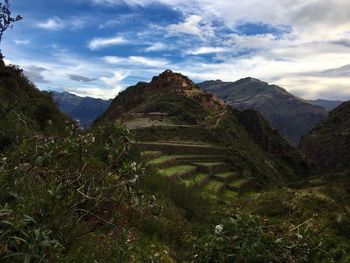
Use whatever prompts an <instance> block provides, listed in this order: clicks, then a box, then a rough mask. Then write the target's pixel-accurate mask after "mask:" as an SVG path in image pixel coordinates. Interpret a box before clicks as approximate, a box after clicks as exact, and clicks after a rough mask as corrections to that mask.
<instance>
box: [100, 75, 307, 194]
mask: <svg viewBox="0 0 350 263" xmlns="http://www.w3.org/2000/svg"><path fill="white" fill-rule="evenodd" d="M111 121H115V122H121V123H123V124H125V125H126V127H128V128H129V129H130V130H132V131H133V134H134V135H135V139H136V141H137V143H135V146H137V147H139V148H141V149H142V150H143V151H145V152H146V153H148V154H150V155H151V156H154V158H152V160H151V161H150V164H151V165H153V166H154V167H157V168H159V169H161V172H163V173H164V174H165V175H166V176H168V177H170V178H178V179H179V180H180V179H181V180H180V181H183V182H184V183H185V184H187V185H189V186H191V185H202V186H203V189H206V190H208V192H212V193H221V191H223V194H227V193H231V192H235V191H237V192H241V191H243V190H242V189H244V188H245V186H246V185H250V183H251V180H250V177H253V178H254V183H255V184H256V185H257V186H258V187H265V186H266V185H286V184H290V183H295V182H301V181H303V180H304V179H305V178H306V176H307V175H308V174H309V173H310V166H309V164H308V162H307V161H305V159H304V158H303V157H302V155H301V154H300V153H299V152H298V151H297V150H296V149H294V148H293V147H292V146H291V145H290V144H289V143H288V142H287V141H285V140H284V139H283V138H282V137H281V136H280V135H279V134H278V132H277V131H276V130H273V129H272V128H271V127H270V126H269V124H268V123H267V122H266V121H265V120H264V119H263V117H262V116H261V115H259V114H258V113H257V112H255V111H251V110H250V111H249V110H246V111H238V110H235V109H233V108H231V107H228V106H226V105H224V104H222V101H220V100H218V99H216V98H215V97H214V96H213V95H211V94H208V93H206V92H204V91H201V90H200V89H199V87H198V86H196V85H195V84H194V83H193V82H192V81H190V80H189V79H188V78H187V77H184V76H182V75H181V74H178V73H172V72H171V71H169V70H168V71H166V72H164V73H162V74H160V75H159V76H157V77H154V78H153V79H152V81H151V82H150V83H138V84H137V85H135V86H132V87H129V88H127V89H126V90H125V91H123V92H122V93H120V94H119V95H118V96H117V97H116V98H115V99H114V100H113V101H112V104H111V106H110V107H109V108H108V109H107V111H106V112H105V113H104V114H103V115H102V116H101V117H100V118H99V119H98V121H97V122H96V124H95V125H98V124H100V123H103V122H111ZM146 156H148V155H147V154H146ZM147 158H149V157H147ZM247 171H250V172H247ZM201 175H204V176H201ZM243 175H245V176H243ZM208 176H209V177H208ZM207 177H208V178H209V179H208V178H207ZM206 178H207V179H206ZM225 180H226V181H225ZM246 180H247V181H246ZM204 185H205V187H204ZM225 189H227V190H230V189H231V190H230V191H229V192H227V191H224V190H225Z"/></svg>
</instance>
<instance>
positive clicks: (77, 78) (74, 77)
mask: <svg viewBox="0 0 350 263" xmlns="http://www.w3.org/2000/svg"><path fill="white" fill-rule="evenodd" d="M68 76H69V78H70V79H71V80H74V81H78V82H85V83H89V82H93V81H95V80H96V79H92V78H88V77H84V76H81V75H74V74H69V75H68Z"/></svg>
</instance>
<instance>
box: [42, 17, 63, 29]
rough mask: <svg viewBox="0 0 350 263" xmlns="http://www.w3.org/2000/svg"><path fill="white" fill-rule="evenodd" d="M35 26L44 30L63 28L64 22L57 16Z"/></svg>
mask: <svg viewBox="0 0 350 263" xmlns="http://www.w3.org/2000/svg"><path fill="white" fill-rule="evenodd" d="M37 27H39V28H42V29H46V30H60V29H63V28H64V22H63V21H62V20H61V19H60V18H58V17H53V18H49V19H47V20H46V21H44V22H40V23H38V24H37Z"/></svg>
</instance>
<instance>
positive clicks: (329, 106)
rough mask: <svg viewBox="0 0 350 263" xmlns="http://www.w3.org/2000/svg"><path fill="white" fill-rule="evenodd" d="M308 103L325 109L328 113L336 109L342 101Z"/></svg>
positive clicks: (312, 101) (314, 101)
mask: <svg viewBox="0 0 350 263" xmlns="http://www.w3.org/2000/svg"><path fill="white" fill-rule="evenodd" d="M310 102H311V103H312V104H314V105H317V106H321V107H323V108H325V109H326V110H328V111H331V110H334V109H335V108H336V107H338V106H339V105H340V104H342V103H343V102H344V101H338V100H322V99H318V100H310Z"/></svg>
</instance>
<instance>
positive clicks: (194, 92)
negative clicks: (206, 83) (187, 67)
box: [146, 70, 225, 109]
mask: <svg viewBox="0 0 350 263" xmlns="http://www.w3.org/2000/svg"><path fill="white" fill-rule="evenodd" d="M146 90H147V91H148V92H151V93H155V92H158V93H162V94H164V93H169V92H170V93H175V94H178V95H184V96H187V97H191V98H193V99H195V100H196V101H198V102H199V103H200V104H201V105H203V106H205V107H206V108H213V109H217V108H224V107H225V103H224V101H223V100H220V99H218V98H216V97H215V96H213V95H212V94H209V93H207V92H205V91H204V92H203V91H202V90H201V89H200V88H199V87H198V86H197V85H196V84H194V83H193V82H192V81H191V80H190V79H189V78H188V77H186V76H183V75H182V74H180V73H174V72H172V71H171V70H166V71H164V72H163V73H162V74H160V75H159V76H158V77H154V78H153V79H152V81H151V82H150V83H149V85H148V87H147V88H146Z"/></svg>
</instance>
